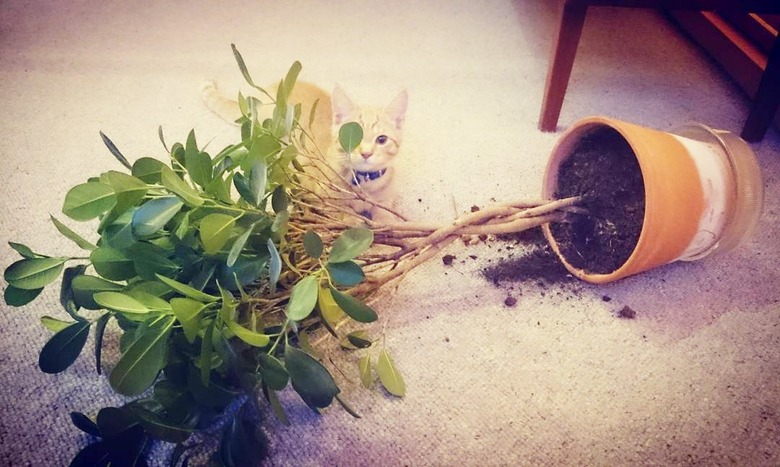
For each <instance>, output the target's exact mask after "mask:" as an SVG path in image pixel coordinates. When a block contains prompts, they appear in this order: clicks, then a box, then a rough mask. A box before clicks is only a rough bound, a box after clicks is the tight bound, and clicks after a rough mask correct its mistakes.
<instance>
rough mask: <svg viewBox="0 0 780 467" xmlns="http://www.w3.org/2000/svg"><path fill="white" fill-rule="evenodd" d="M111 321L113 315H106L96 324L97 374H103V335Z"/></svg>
mask: <svg viewBox="0 0 780 467" xmlns="http://www.w3.org/2000/svg"><path fill="white" fill-rule="evenodd" d="M110 319H111V314H110V313H106V314H104V315H102V316H101V317H100V318H98V320H97V322H96V323H95V369H96V370H97V374H99V375H100V374H103V367H102V355H103V335H104V334H105V332H106V326H107V325H108V321H109V320H110Z"/></svg>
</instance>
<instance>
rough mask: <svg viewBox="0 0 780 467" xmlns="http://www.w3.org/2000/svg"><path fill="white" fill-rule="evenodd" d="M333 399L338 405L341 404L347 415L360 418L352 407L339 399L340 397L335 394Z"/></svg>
mask: <svg viewBox="0 0 780 467" xmlns="http://www.w3.org/2000/svg"><path fill="white" fill-rule="evenodd" d="M335 397H336V400H337V401H338V403H339V404H341V407H343V408H344V410H346V411H347V413H348V414H350V415H352V416H353V417H355V418H360V414H358V413H357V412H355V409H353V408H352V407H350V406H349V404H347V403H346V402H344V400H343V399H342V398H341V396H339V395H338V394H336V396H335Z"/></svg>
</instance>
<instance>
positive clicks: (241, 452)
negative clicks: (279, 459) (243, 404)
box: [215, 411, 268, 467]
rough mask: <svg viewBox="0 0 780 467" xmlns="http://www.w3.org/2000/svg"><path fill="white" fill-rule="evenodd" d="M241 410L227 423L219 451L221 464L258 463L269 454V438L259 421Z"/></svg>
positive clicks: (237, 466)
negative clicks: (258, 424)
mask: <svg viewBox="0 0 780 467" xmlns="http://www.w3.org/2000/svg"><path fill="white" fill-rule="evenodd" d="M241 412H242V411H240V412H239V413H238V414H236V415H235V416H234V417H233V420H232V421H229V422H228V423H226V424H225V427H224V429H223V432H222V438H221V439H220V443H219V450H218V451H217V453H216V454H217V456H215V457H217V461H218V462H219V465H223V466H225V467H242V466H247V465H256V464H257V461H258V460H259V459H263V458H265V457H267V455H268V440H267V439H266V437H265V435H264V434H263V432H262V430H260V428H259V427H258V426H257V423H256V422H255V421H254V420H252V419H250V418H248V417H246V416H245V415H243V414H242V413H241Z"/></svg>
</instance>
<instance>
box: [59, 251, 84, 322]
mask: <svg viewBox="0 0 780 467" xmlns="http://www.w3.org/2000/svg"><path fill="white" fill-rule="evenodd" d="M86 269H87V266H86V265H85V264H79V265H77V266H71V267H69V268H65V272H63V273H62V282H61V283H60V304H61V305H62V306H63V308H65V311H67V312H68V313H72V314H76V311H78V306H77V305H76V299H75V295H74V294H73V279H75V278H76V277H78V276H81V275H83V274H84V271H85V270H86ZM74 318H76V319H79V318H78V317H77V316H74Z"/></svg>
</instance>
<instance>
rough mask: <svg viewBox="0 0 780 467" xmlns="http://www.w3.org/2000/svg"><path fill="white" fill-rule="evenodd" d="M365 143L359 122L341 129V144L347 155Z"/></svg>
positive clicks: (348, 124) (343, 126) (347, 124)
mask: <svg viewBox="0 0 780 467" xmlns="http://www.w3.org/2000/svg"><path fill="white" fill-rule="evenodd" d="M361 141H363V127H361V126H360V124H359V123H357V122H349V123H345V124H344V125H342V126H341V128H339V144H340V145H341V148H342V149H343V150H344V152H346V153H350V152H352V151H354V150H355V148H357V147H358V146H359V145H360V142H361Z"/></svg>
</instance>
